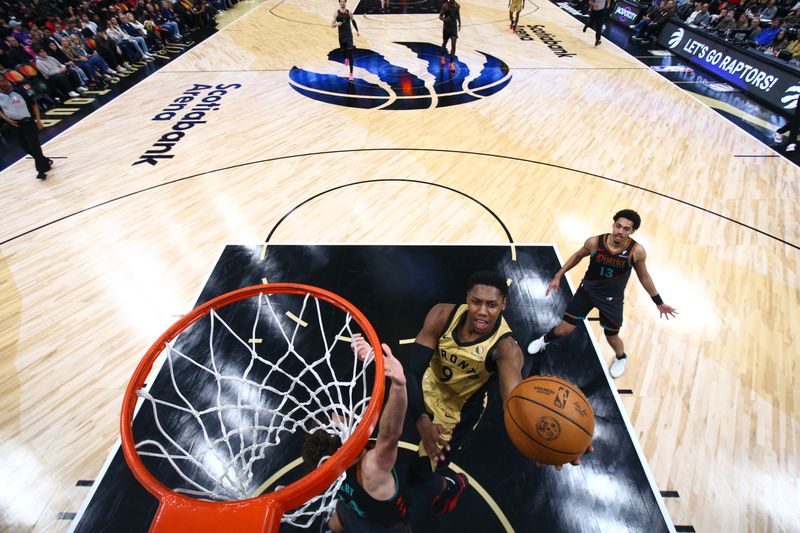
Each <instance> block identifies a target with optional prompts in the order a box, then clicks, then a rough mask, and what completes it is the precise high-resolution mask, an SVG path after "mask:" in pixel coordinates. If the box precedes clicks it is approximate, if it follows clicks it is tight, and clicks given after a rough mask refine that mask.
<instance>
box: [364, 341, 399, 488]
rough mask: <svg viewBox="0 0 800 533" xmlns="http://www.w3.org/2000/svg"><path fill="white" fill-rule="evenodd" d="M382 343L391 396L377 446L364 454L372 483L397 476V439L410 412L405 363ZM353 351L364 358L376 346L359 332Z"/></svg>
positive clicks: (379, 428)
mask: <svg viewBox="0 0 800 533" xmlns="http://www.w3.org/2000/svg"><path fill="white" fill-rule="evenodd" d="M381 347H382V348H383V355H384V359H383V365H384V373H385V375H386V377H387V378H389V380H390V382H391V386H390V388H389V398H388V400H387V401H386V405H385V406H384V407H383V413H382V414H381V419H380V422H379V423H378V439H377V442H376V443H375V448H373V449H372V450H371V451H370V452H368V453H367V455H366V457H365V458H364V465H363V467H364V475H365V481H366V480H367V478H369V480H370V482H371V483H370V484H373V485H374V484H376V483H385V482H387V480H388V481H391V479H393V478H392V476H391V471H392V468H394V463H395V461H396V460H397V443H398V442H399V441H400V435H401V434H402V432H403V419H404V418H405V416H406V406H407V405H408V397H407V395H406V377H405V374H404V372H403V366H402V365H401V364H400V361H398V360H397V359H396V358H395V356H394V354H393V353H392V349H391V348H389V346H387V345H386V344H381ZM353 351H354V352H355V353H356V355H357V356H358V358H359V359H362V360H363V359H364V358H365V357H366V356H367V355H368V354H369V353H370V352H371V351H372V347H371V346H370V345H369V343H367V341H366V340H364V338H363V337H362V336H361V335H359V334H356V335H354V336H353ZM365 488H366V489H367V490H368V492H369V487H366V486H365ZM372 488H375V487H372Z"/></svg>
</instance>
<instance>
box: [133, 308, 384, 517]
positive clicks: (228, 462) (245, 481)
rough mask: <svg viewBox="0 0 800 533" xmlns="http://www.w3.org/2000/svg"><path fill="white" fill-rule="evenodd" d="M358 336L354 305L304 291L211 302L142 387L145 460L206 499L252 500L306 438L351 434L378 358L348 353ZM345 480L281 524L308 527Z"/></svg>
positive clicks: (177, 486) (169, 481)
mask: <svg viewBox="0 0 800 533" xmlns="http://www.w3.org/2000/svg"><path fill="white" fill-rule="evenodd" d="M331 324H334V325H333V326H331ZM354 333H361V330H360V329H359V328H358V325H357V324H356V323H355V321H353V320H352V317H351V315H350V314H349V313H346V312H345V311H343V310H341V309H339V308H337V307H336V306H334V305H332V304H329V303H327V302H325V301H321V300H319V299H317V298H315V297H314V296H312V295H310V294H305V295H276V294H266V293H261V294H259V295H258V296H254V297H253V298H250V299H248V300H243V301H240V302H236V303H235V304H233V305H229V306H226V307H225V308H223V309H220V310H219V311H215V310H211V312H210V313H209V315H208V316H207V317H205V318H203V319H201V320H200V321H198V322H196V323H195V324H193V325H192V326H190V327H189V328H187V329H186V330H185V331H184V332H183V333H182V334H181V335H180V336H179V337H177V338H176V339H175V341H174V342H171V343H169V344H168V345H167V346H166V348H165V349H164V352H163V353H162V355H161V357H164V363H163V366H162V369H161V371H160V373H159V376H158V377H157V378H156V380H155V381H154V383H153V386H152V387H150V388H149V389H147V390H140V391H138V392H137V394H138V395H139V396H140V397H141V398H143V399H144V402H145V403H144V405H143V406H142V409H141V412H140V414H139V416H137V422H136V424H134V434H135V438H136V449H137V451H138V453H139V455H140V457H142V460H143V461H145V464H146V467H147V468H148V470H150V471H151V472H152V473H153V474H154V475H155V476H156V477H157V478H159V479H160V480H161V481H162V483H164V484H165V485H167V486H168V487H170V488H172V489H173V490H175V491H176V492H181V493H184V494H187V495H191V496H193V497H196V498H200V499H207V500H212V501H238V500H243V499H247V498H251V497H254V496H256V495H258V492H259V491H260V488H262V489H263V485H264V483H265V481H266V480H268V479H274V478H275V477H276V476H277V477H279V478H281V471H283V470H288V472H287V473H286V476H289V478H290V479H288V482H290V481H294V479H291V468H289V467H287V465H290V466H291V464H292V463H294V464H297V462H298V457H299V455H300V449H301V447H302V439H303V438H304V437H305V436H306V435H307V434H308V433H312V432H315V431H326V432H327V433H329V434H333V435H337V436H338V437H339V438H340V439H341V441H342V442H344V441H346V440H347V439H348V438H349V437H350V435H351V434H352V433H353V431H354V430H355V428H356V426H357V425H358V423H359V422H360V420H361V419H362V417H363V415H364V412H365V410H366V408H367V406H368V404H369V401H370V396H369V394H370V391H371V382H372V381H373V379H374V369H372V371H370V369H371V367H372V363H373V361H374V358H373V356H372V355H371V354H370V356H369V357H367V358H366V359H365V360H363V361H360V360H359V359H358V358H357V357H355V355H354V354H353V352H352V349H351V347H350V341H351V339H352V337H353V334H354ZM146 407H149V408H146ZM143 418H144V420H142V419H143ZM140 427H143V428H145V429H141V430H140ZM295 470H299V469H295ZM294 476H295V478H297V477H301V476H298V475H297V473H295V474H294ZM281 479H283V478H281ZM343 479H344V475H342V476H340V478H339V479H338V480H337V481H336V482H335V483H334V484H333V485H332V486H331V487H329V488H328V490H326V491H325V492H324V493H322V494H320V495H319V496H316V497H314V498H313V499H311V500H310V501H308V502H307V503H306V504H304V505H303V506H301V507H299V508H298V509H295V510H293V511H290V512H288V513H285V514H284V516H283V519H282V520H283V521H284V522H289V523H291V524H293V525H295V526H299V527H308V526H310V525H311V524H312V523H313V521H314V520H315V518H317V517H318V516H321V515H322V516H327V514H329V513H330V512H331V511H332V509H333V506H334V504H335V502H334V497H335V494H336V491H337V490H338V489H339V487H340V485H341V483H342V481H343ZM282 484H286V482H282ZM275 488H276V487H275V486H272V487H269V489H268V490H274V489H275Z"/></svg>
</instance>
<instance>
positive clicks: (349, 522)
mask: <svg viewBox="0 0 800 533" xmlns="http://www.w3.org/2000/svg"><path fill="white" fill-rule="evenodd" d="M353 337H354V338H353V343H352V346H353V351H354V352H355V353H356V355H357V356H358V358H359V359H362V360H363V359H364V358H365V357H366V356H367V355H368V354H369V353H370V352H371V349H372V348H371V347H370V345H369V344H368V343H367V341H366V340H364V338H363V337H362V336H361V335H360V334H355V335H354V336H353ZM382 347H383V353H384V356H385V357H384V360H383V365H384V373H385V375H386V377H387V378H389V380H390V382H391V385H390V388H389V392H388V396H389V398H388V400H387V401H386V405H385V406H384V407H383V413H382V414H381V419H380V422H379V424H378V438H377V439H376V441H375V443H374V444H373V443H369V444H368V445H367V446H366V447H365V448H364V450H363V451H362V452H361V455H360V456H359V457H358V459H356V462H355V463H353V465H352V466H351V467H350V468H349V469H348V470H347V476H346V479H345V481H344V483H342V486H341V487H340V488H339V492H338V493H337V499H338V501H337V504H336V511H335V512H334V513H333V515H332V516H331V518H330V519H329V521H328V527H329V528H330V530H331V531H333V532H334V533H339V532H341V531H347V532H372V533H379V532H380V533H382V532H405V531H410V528H409V522H410V516H409V507H408V502H407V499H406V497H405V495H404V494H403V490H402V488H401V485H400V482H399V480H398V477H397V471H396V470H395V467H394V464H395V461H396V460H397V445H398V442H399V441H400V434H401V433H402V432H403V419H404V418H405V416H406V406H407V405H408V396H407V394H406V377H405V374H404V373H403V366H402V365H401V364H400V361H398V360H397V359H396V358H395V357H394V355H392V350H391V349H390V348H389V347H388V346H387V345H386V344H383V345H382ZM341 445H342V441H341V440H340V439H339V437H338V436H337V435H330V434H328V433H326V432H325V431H316V432H314V433H312V434H310V435H309V436H307V437H306V439H305V441H304V443H303V452H302V457H303V462H304V463H305V464H306V465H307V466H308V467H309V468H316V467H317V466H318V465H319V464H320V461H321V459H322V458H323V457H326V456H331V455H333V454H334V452H336V450H338V449H339V448H340V447H341Z"/></svg>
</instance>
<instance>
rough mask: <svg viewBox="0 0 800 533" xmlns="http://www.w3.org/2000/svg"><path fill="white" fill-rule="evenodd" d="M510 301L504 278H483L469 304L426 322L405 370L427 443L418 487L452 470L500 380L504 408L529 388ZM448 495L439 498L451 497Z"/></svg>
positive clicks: (437, 312) (473, 280)
mask: <svg viewBox="0 0 800 533" xmlns="http://www.w3.org/2000/svg"><path fill="white" fill-rule="evenodd" d="M507 298H508V285H507V283H506V280H505V278H504V277H503V276H501V275H500V274H497V273H496V272H476V273H475V274H473V275H472V276H471V277H470V279H469V282H468V284H467V297H466V303H464V304H461V305H456V304H445V303H440V304H436V305H435V306H433V308H432V309H431V310H430V311H429V312H428V315H427V316H426V317H425V323H424V324H423V326H422V330H421V331H420V332H419V334H417V337H416V339H415V340H414V344H413V345H412V348H411V353H410V354H409V356H408V358H407V363H406V366H407V369H406V376H407V379H406V386H407V387H408V412H409V416H411V417H412V418H413V420H414V422H415V423H416V426H417V430H418V431H419V434H420V437H421V439H422V442H421V444H420V447H419V453H420V460H419V461H416V462H415V463H413V464H412V467H411V472H410V474H409V482H410V483H411V484H412V485H421V484H423V483H426V482H427V480H428V479H429V478H430V477H431V476H430V474H431V471H432V470H433V469H435V470H437V471H439V472H440V473H441V472H446V471H448V470H449V469H447V465H448V464H449V462H450V460H451V458H452V456H453V454H454V453H456V452H457V451H458V450H459V449H460V448H461V446H462V445H463V443H464V440H465V438H466V437H467V436H468V435H469V434H470V433H471V432H472V430H473V428H474V427H475V426H476V425H477V423H478V421H479V420H480V417H481V415H482V414H483V409H484V406H485V400H486V387H485V385H486V383H487V381H488V380H489V378H490V377H491V376H492V375H493V374H495V373H497V374H498V376H499V378H500V394H501V396H502V398H503V402H505V401H506V398H507V397H508V395H509V393H510V392H511V391H512V390H513V389H514V387H516V386H517V384H519V383H520V381H522V375H521V372H522V366H523V355H522V350H521V349H520V347H519V345H518V344H517V341H516V340H514V337H513V335H512V332H511V328H510V327H509V325H508V323H507V322H506V320H505V318H503V315H502V313H503V310H504V309H505V308H506V304H507ZM578 463H579V460H578V461H576V463H575V464H578ZM447 478H448V476H447V475H445V481H448V479H447ZM447 488H448V487H445V491H444V492H443V493H442V496H441V497H440V498H446V497H448V490H447ZM454 491H455V489H454ZM451 492H452V491H451ZM458 494H460V491H459V492H458ZM440 498H439V499H440ZM440 503H441V502H440ZM436 506H437V499H434V508H436Z"/></svg>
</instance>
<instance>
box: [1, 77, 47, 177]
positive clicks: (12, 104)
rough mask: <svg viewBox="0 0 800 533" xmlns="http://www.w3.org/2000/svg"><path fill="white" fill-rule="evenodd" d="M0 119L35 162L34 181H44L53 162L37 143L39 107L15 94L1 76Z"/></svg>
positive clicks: (39, 124) (40, 120)
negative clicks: (35, 172) (7, 125)
mask: <svg viewBox="0 0 800 533" xmlns="http://www.w3.org/2000/svg"><path fill="white" fill-rule="evenodd" d="M0 118H1V119H3V120H5V121H6V122H7V123H8V124H9V126H11V129H12V130H14V133H15V134H16V136H17V142H18V143H19V146H20V147H21V148H22V149H23V150H24V151H25V152H26V153H27V154H29V155H31V156H32V157H33V159H34V161H36V171H37V172H38V174H37V175H36V179H40V180H43V179H45V178H46V177H47V171H48V170H50V169H51V168H52V166H53V160H52V159H48V158H46V157H45V156H44V154H43V153H42V145H41V144H40V143H39V130H40V129H42V128H44V125H43V124H42V119H41V117H40V116H39V106H38V105H36V104H34V103H33V102H31V101H30V99H29V98H28V96H27V95H25V94H23V95H20V94H19V93H17V92H15V91H14V90H13V89H12V88H11V83H10V82H9V81H8V80H7V79H5V77H3V76H0Z"/></svg>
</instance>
